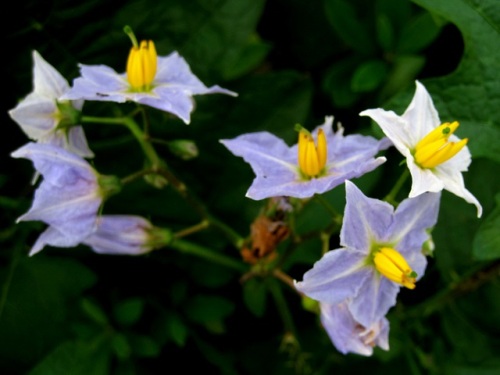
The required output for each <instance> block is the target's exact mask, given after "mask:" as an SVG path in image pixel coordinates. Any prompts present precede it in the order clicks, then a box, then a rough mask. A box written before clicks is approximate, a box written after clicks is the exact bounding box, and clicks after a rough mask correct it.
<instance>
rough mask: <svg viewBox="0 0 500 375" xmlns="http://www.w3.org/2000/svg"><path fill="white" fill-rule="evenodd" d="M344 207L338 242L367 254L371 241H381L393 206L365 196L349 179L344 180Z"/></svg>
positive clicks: (388, 223) (390, 219)
mask: <svg viewBox="0 0 500 375" xmlns="http://www.w3.org/2000/svg"><path fill="white" fill-rule="evenodd" d="M345 188H346V207H345V210H344V220H343V223H342V229H341V231H340V244H341V245H342V246H345V247H348V248H351V249H354V250H357V251H359V252H362V253H364V254H365V256H366V255H368V253H369V251H370V248H371V243H372V242H373V241H378V242H380V241H382V239H383V238H384V237H385V236H386V230H387V228H388V227H389V225H390V224H391V222H392V215H393V212H394V209H393V207H392V206H391V205H390V204H389V203H387V202H382V201H379V200H378V199H373V198H368V197H366V196H365V195H364V194H363V193H362V192H361V190H359V189H358V188H357V187H356V185H354V184H353V183H352V182H351V181H346V183H345Z"/></svg>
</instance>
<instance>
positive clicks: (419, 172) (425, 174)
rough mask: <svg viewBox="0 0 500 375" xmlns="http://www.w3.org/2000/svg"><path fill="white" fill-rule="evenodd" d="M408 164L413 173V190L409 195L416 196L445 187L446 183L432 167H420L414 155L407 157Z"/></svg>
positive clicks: (435, 191)
mask: <svg viewBox="0 0 500 375" xmlns="http://www.w3.org/2000/svg"><path fill="white" fill-rule="evenodd" d="M406 164H407V165H408V169H409V170H410V173H411V179H412V183H411V190H410V194H409V197H410V198H414V197H416V196H419V195H420V194H423V193H426V192H428V191H430V192H433V193H437V192H439V191H441V190H443V188H444V183H443V181H441V179H440V178H439V177H437V176H436V175H435V174H434V173H433V172H432V170H431V169H427V168H420V167H419V166H418V165H416V164H415V160H414V159H413V156H410V157H408V158H407V159H406Z"/></svg>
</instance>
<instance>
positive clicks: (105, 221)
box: [30, 215, 169, 255]
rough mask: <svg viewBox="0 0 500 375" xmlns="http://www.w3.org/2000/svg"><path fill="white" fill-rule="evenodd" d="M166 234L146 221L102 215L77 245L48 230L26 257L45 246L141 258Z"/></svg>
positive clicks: (162, 239) (60, 234)
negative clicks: (80, 244)
mask: <svg viewBox="0 0 500 375" xmlns="http://www.w3.org/2000/svg"><path fill="white" fill-rule="evenodd" d="M168 240H169V238H168V232H167V231H164V230H162V229H160V228H156V227H154V226H153V225H152V224H151V223H150V222H149V221H148V220H146V219H145V218H143V217H140V216H133V215H102V216H100V217H99V218H98V219H97V223H96V227H95V230H94V231H93V232H92V233H91V234H90V235H89V236H88V237H87V238H85V239H83V240H82V241H81V242H75V241H73V240H72V239H71V238H68V237H67V236H65V235H64V234H63V233H61V232H60V231H58V230H57V229H55V228H54V227H51V226H49V227H48V228H47V229H46V230H45V232H43V233H42V234H41V235H40V236H39V237H38V239H37V241H36V242H35V244H34V245H33V247H32V248H31V251H30V255H34V254H36V253H38V252H39V251H41V250H42V249H43V248H44V247H45V246H46V245H50V246H54V247H73V246H76V245H78V244H79V243H82V244H84V245H87V246H89V247H90V248H91V249H92V250H93V251H94V252H96V253H99V254H112V255H142V254H145V253H148V252H150V251H152V250H153V249H155V248H158V247H159V246H162V245H165V244H166V243H167V241H168Z"/></svg>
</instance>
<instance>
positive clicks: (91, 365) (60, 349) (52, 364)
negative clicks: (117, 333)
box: [29, 338, 110, 375]
mask: <svg viewBox="0 0 500 375" xmlns="http://www.w3.org/2000/svg"><path fill="white" fill-rule="evenodd" d="M109 363H110V350H109V344H108V343H107V342H106V341H105V340H104V339H103V338H98V339H93V340H88V341H65V342H63V343H62V344H60V345H59V346H57V347H56V348H55V349H54V350H53V351H52V352H51V353H49V355H47V356H46V357H45V358H44V359H43V360H42V361H41V362H40V363H39V364H38V365H36V367H34V368H33V370H31V371H30V372H29V375H67V374H71V375H89V374H92V375H106V374H108V373H109Z"/></svg>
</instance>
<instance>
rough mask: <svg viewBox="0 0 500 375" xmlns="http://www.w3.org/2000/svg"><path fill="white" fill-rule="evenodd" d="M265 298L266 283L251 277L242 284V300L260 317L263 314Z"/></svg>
mask: <svg viewBox="0 0 500 375" xmlns="http://www.w3.org/2000/svg"><path fill="white" fill-rule="evenodd" d="M266 299H267V288H266V284H265V283H264V282H262V281H261V280H257V279H255V278H253V279H250V280H248V281H246V282H245V283H244V284H243V301H245V305H246V306H247V307H248V309H249V310H250V311H251V312H252V313H253V314H254V315H255V316H258V317H261V316H263V315H264V312H265V310H266Z"/></svg>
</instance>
